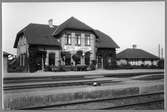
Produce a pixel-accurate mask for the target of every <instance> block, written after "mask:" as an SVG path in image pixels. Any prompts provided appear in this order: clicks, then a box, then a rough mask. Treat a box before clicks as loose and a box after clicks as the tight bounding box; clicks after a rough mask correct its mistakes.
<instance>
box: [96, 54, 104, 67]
mask: <svg viewBox="0 0 167 112" xmlns="http://www.w3.org/2000/svg"><path fill="white" fill-rule="evenodd" d="M97 58H98V59H97V60H98V61H97V65H98V68H102V63H103V62H102V57H101V56H98V57H97Z"/></svg>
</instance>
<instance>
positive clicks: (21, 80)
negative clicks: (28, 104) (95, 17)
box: [3, 72, 164, 84]
mask: <svg viewBox="0 0 167 112" xmlns="http://www.w3.org/2000/svg"><path fill="white" fill-rule="evenodd" d="M163 73H164V72H145V73H143V72H142V73H119V74H109V73H108V74H97V75H95V74H93V75H70V76H29V77H5V78H4V79H3V83H4V84H14V83H33V82H43V81H47V82H52V81H62V80H63V81H69V80H83V79H93V78H96V77H99V76H103V77H115V78H127V77H133V76H140V75H144V74H148V75H150V74H163ZM91 76H94V77H91Z"/></svg>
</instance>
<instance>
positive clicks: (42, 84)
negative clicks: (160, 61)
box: [4, 69, 164, 109]
mask: <svg viewBox="0 0 167 112" xmlns="http://www.w3.org/2000/svg"><path fill="white" fill-rule="evenodd" d="M4 75H5V78H9V77H13V78H15V79H17V78H19V77H20V76H21V77H22V78H20V79H18V80H17V81H15V80H13V82H12V80H10V81H9V80H8V81H6V82H5V81H4V82H5V84H4V88H7V89H6V90H5V91H4V99H5V102H6V104H5V105H6V107H7V108H10V107H12V108H16V107H17V108H21V107H23V106H21V105H23V104H24V106H25V107H26V105H27V106H32V105H36V106H40V105H44V104H45V105H46V104H50V103H53V104H56V103H63V102H69V101H78V100H79V101H83V100H84V101H85V100H88V99H92V100H93V99H94V98H96V99H99V98H100V99H101V98H105V97H106V98H114V97H122V96H125V97H128V96H129V95H142V94H153V93H157V92H164V74H163V70H153V69H149V70H146V69H145V70H141V69H140V70H139V69H132V70H95V71H88V72H73V71H71V72H36V73H7V74H4ZM24 76H25V77H24ZM23 77H24V78H23ZM28 78H29V79H28ZM19 80H20V82H19ZM93 82H98V83H100V86H93V85H92V84H93ZM12 87H14V88H15V89H12ZM20 87H23V88H22V89H19V88H20ZM100 91H103V92H104V93H103V92H100ZM83 92H84V93H83ZM115 93H117V94H115ZM104 94H106V95H104ZM53 95H54V97H53ZM76 95H81V96H80V97H78V96H76ZM127 95H128V96H127ZM51 96H52V97H51ZM162 96H163V95H160V96H155V97H153V98H151V97H150V98H151V99H146V100H149V101H150V100H153V99H156V98H157V100H163V98H162ZM35 97H37V98H38V100H34V98H35ZM25 98H26V99H25ZM39 98H40V99H39ZM76 98H77V100H76ZM48 99H50V100H48ZM26 100H27V101H26ZM129 100H130V99H129ZM57 101H59V102H57ZM120 101H123V100H119V101H116V104H118V102H120ZM130 101H131V102H134V101H137V100H136V99H134V100H132V99H131V100H130ZM138 101H140V99H138ZM20 102H22V103H20ZM26 102H29V103H26ZM30 102H31V103H30ZM42 102H43V103H42ZM125 102H126V100H125ZM161 103H162V104H161ZM161 103H160V104H161V105H160V106H158V105H157V104H156V103H154V104H146V105H144V106H137V107H131V106H129V107H128V106H127V107H125V109H126V108H128V109H134V108H136V109H140V108H145V109H162V108H163V106H162V105H163V102H161ZM104 104H106V105H103V106H108V105H110V104H109V103H108V102H107V103H106V102H105V103H104ZM116 104H114V105H116ZM90 105H91V104H87V106H84V105H82V104H81V105H80V106H72V107H68V106H67V107H66V108H74V107H75V108H79V107H82V108H88V109H89V108H98V107H100V106H101V105H102V104H99V103H95V104H93V105H94V107H92V106H90ZM147 105H148V106H147ZM150 105H152V106H150ZM155 105H157V106H158V107H155ZM153 107H154V108H153ZM53 108H55V107H53ZM61 108H65V107H61Z"/></svg>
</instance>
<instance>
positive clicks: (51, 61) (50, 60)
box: [49, 53, 55, 65]
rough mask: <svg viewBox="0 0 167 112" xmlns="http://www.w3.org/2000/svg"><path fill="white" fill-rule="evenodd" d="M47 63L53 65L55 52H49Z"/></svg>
mask: <svg viewBox="0 0 167 112" xmlns="http://www.w3.org/2000/svg"><path fill="white" fill-rule="evenodd" d="M49 65H55V53H49Z"/></svg>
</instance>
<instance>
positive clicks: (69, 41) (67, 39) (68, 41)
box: [66, 34, 71, 45]
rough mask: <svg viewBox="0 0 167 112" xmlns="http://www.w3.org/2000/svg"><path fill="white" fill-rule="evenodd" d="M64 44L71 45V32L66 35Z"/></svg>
mask: <svg viewBox="0 0 167 112" xmlns="http://www.w3.org/2000/svg"><path fill="white" fill-rule="evenodd" d="M66 44H67V45H71V34H67V35H66Z"/></svg>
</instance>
